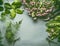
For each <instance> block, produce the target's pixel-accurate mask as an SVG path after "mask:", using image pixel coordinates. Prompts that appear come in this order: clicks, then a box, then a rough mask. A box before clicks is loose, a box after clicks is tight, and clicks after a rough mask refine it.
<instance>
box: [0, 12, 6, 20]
mask: <svg viewBox="0 0 60 46" xmlns="http://www.w3.org/2000/svg"><path fill="white" fill-rule="evenodd" d="M5 15H6V14H5V12H2V13H1V19H0V20H2V21H4V20H5Z"/></svg>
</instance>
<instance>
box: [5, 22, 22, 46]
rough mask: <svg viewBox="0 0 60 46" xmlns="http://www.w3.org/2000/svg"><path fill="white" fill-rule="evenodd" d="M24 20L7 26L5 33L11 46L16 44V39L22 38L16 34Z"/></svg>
mask: <svg viewBox="0 0 60 46" xmlns="http://www.w3.org/2000/svg"><path fill="white" fill-rule="evenodd" d="M21 22H22V21H20V22H17V23H16V24H12V23H9V25H8V26H7V29H6V33H5V38H6V40H7V43H8V44H9V46H11V45H12V46H14V45H15V43H16V41H18V40H19V39H20V38H17V37H16V34H17V32H18V28H19V26H20V24H21Z"/></svg>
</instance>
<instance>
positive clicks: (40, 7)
mask: <svg viewBox="0 0 60 46" xmlns="http://www.w3.org/2000/svg"><path fill="white" fill-rule="evenodd" d="M22 2H23V4H24V5H25V9H26V10H27V11H28V15H29V16H31V17H32V18H33V19H34V20H36V19H37V18H41V17H42V18H45V19H46V17H48V16H49V14H50V13H51V12H52V10H53V5H52V1H46V0H44V1H40V0H23V1H22Z"/></svg>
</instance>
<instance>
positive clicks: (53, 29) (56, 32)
mask: <svg viewBox="0 0 60 46" xmlns="http://www.w3.org/2000/svg"><path fill="white" fill-rule="evenodd" d="M47 32H48V33H49V38H50V39H51V40H54V39H58V41H59V42H60V15H58V16H56V17H55V18H54V19H52V20H50V21H49V22H48V23H47Z"/></svg>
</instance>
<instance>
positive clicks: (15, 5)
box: [11, 2, 22, 9]
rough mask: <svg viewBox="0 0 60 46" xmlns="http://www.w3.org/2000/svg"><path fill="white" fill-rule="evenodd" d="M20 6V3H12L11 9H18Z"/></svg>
mask: <svg viewBox="0 0 60 46" xmlns="http://www.w3.org/2000/svg"><path fill="white" fill-rule="evenodd" d="M21 5H22V3H21V2H13V3H12V5H11V6H12V8H14V9H15V8H20V7H21Z"/></svg>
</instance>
